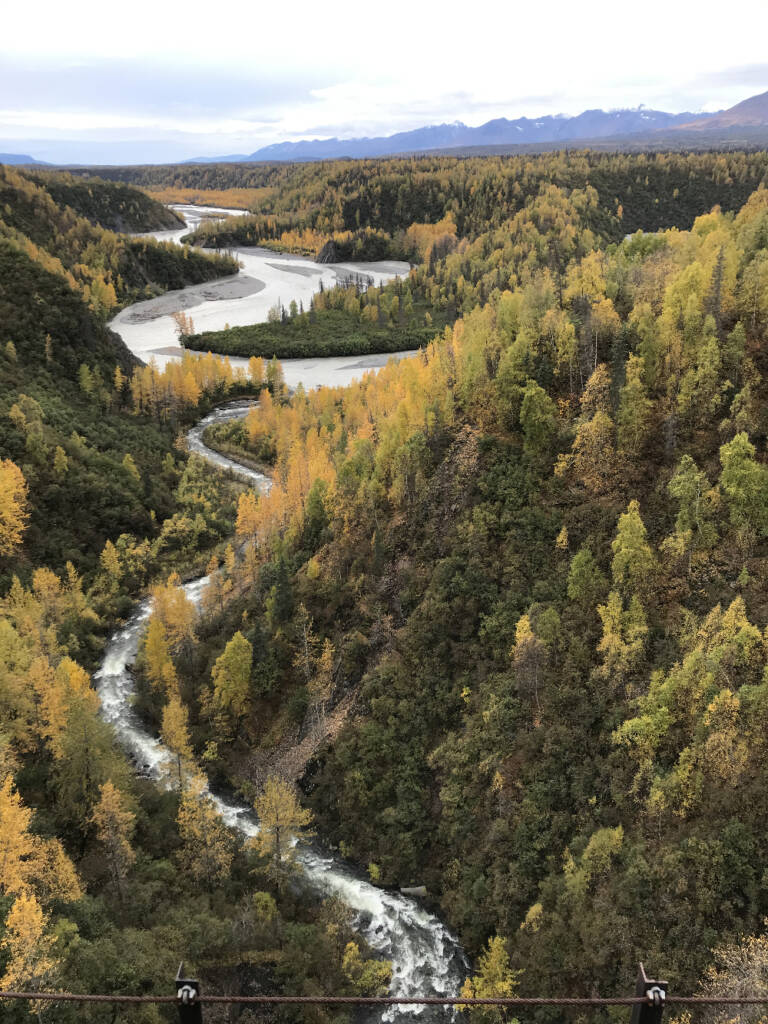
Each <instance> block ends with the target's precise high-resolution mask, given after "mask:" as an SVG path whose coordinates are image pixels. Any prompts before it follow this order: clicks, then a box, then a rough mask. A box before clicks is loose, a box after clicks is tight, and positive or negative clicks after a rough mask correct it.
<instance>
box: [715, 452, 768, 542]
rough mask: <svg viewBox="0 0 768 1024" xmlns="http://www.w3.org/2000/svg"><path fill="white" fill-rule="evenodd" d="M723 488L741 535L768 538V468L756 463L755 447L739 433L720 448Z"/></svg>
mask: <svg viewBox="0 0 768 1024" xmlns="http://www.w3.org/2000/svg"><path fill="white" fill-rule="evenodd" d="M720 462H721V464H722V467H723V471H722V473H721V474H720V487H721V489H722V491H723V493H724V494H725V497H726V501H727V502H728V507H729V510H730V513H731V522H732V523H733V525H734V527H735V528H736V530H737V531H739V532H740V533H741V534H742V535H746V534H748V533H753V534H757V535H758V536H763V537H764V536H766V535H768V468H766V467H765V466H763V465H761V464H760V463H758V462H757V461H756V460H755V446H754V445H753V444H752V443H751V441H750V440H749V438H748V437H747V435H746V434H744V433H742V434H737V435H736V437H734V439H733V440H732V441H730V442H728V444H724V445H723V446H722V447H721V448H720Z"/></svg>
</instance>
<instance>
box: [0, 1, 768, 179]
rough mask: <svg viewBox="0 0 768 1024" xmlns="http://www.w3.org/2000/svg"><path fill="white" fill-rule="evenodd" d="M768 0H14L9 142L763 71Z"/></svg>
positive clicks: (303, 128)
mask: <svg viewBox="0 0 768 1024" xmlns="http://www.w3.org/2000/svg"><path fill="white" fill-rule="evenodd" d="M767 36H768V3H766V0H729V3H728V4H727V17H725V16H720V15H719V14H718V16H717V18H716V20H715V18H714V17H713V16H709V15H708V12H707V9H706V7H705V6H704V5H703V4H702V3H701V0H696V2H692V0H644V2H643V3H642V4H641V3H635V4H618V3H616V2H615V0H610V2H608V0H581V2H580V3H578V4H576V3H574V2H573V0H568V2H564V0H549V2H548V3H546V4H544V3H538V4H536V3H534V4H531V3H523V2H520V0H518V2H515V0H498V2H493V3H491V2H488V0H473V2H471V3H463V4H458V3H456V2H455V0H441V2H439V3H438V2H435V0H407V2H406V0H389V2H386V3H375V4H374V3H371V2H370V0H369V2H364V3H362V4H360V3H358V4H354V3H351V4H343V3H337V4H324V3H321V2H319V0H311V2H309V0H285V2H282V3H280V2H277V0H272V2H271V3H270V2H269V0H247V2H244V0H228V2H227V3H219V4H215V3H212V2H211V0H205V2H201V0H187V2H185V3H183V4H182V3H179V2H178V0H177V2H176V3H173V4H171V3H168V2H167V0H131V3H108V4H105V3H104V2H103V0H99V2H98V3H97V2H96V0H78V2H77V3H76V4H66V3H62V2H61V0H55V2H53V0H37V2H36V3H30V2H27V3H15V4H12V5H8V7H7V9H6V10H4V13H3V33H2V37H1V38H0V152H5V153H25V154H29V155H31V156H33V157H35V158H36V159H40V160H49V161H52V162H62V163H63V162H83V163H130V162H132V163H135V162H169V161H174V160H184V159H188V158H191V157H195V156H218V155H221V156H226V155H229V154H248V153H251V152H253V151H254V150H256V149H258V148H260V147H261V146H264V145H268V144H269V143H273V142H282V141H285V140H289V139H290V140H296V139H308V138H328V137H332V136H336V137H339V138H354V137H359V136H362V135H391V134H393V133H394V132H397V131H403V130H407V129H410V128H417V127H420V126H422V125H427V124H440V123H443V122H452V121H463V122H464V123H466V124H470V125H477V124H481V123H483V122H484V121H487V120H489V119H490V118H494V117H509V118H515V117H520V116H523V115H527V116H529V117H536V116H541V115H544V114H557V113H565V114H578V113H580V112H581V111H582V110H585V109H590V108H593V107H602V108H603V109H615V108H619V107H636V106H638V105H640V104H644V105H645V106H647V107H653V108H656V109H661V110H669V111H673V112H680V111H685V110H690V111H693V112H698V111H711V110H720V109H723V108H726V107H729V106H731V105H733V104H734V103H737V102H738V101H739V100H742V99H745V98H746V97H747V96H750V95H754V94H755V93H759V92H764V91H766V90H768V60H767V59H766V48H765V39H766V37H767Z"/></svg>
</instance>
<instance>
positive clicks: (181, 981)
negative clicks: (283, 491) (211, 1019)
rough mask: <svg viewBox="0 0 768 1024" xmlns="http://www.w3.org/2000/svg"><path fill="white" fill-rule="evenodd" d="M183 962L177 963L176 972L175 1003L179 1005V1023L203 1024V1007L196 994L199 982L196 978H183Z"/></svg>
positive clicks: (198, 990)
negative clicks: (177, 968)
mask: <svg viewBox="0 0 768 1024" xmlns="http://www.w3.org/2000/svg"><path fill="white" fill-rule="evenodd" d="M183 975H184V962H183V961H182V962H181V963H180V964H179V970H178V972H177V974H176V1003H177V1005H178V1007H179V1020H180V1021H181V1024H203V1007H202V1006H201V1004H200V1001H199V999H198V996H199V995H200V982H199V981H198V980H197V978H185V977H183Z"/></svg>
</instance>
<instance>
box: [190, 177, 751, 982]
mask: <svg viewBox="0 0 768 1024" xmlns="http://www.w3.org/2000/svg"><path fill="white" fill-rule="evenodd" d="M571 215H572V216H573V224H574V227H575V236H576V238H579V239H580V240H581V244H582V245H585V247H586V241H587V237H588V236H587V235H586V233H585V232H586V230H587V229H585V228H584V226H583V224H581V223H580V220H579V217H578V215H577V213H574V212H573V211H571ZM494 237H496V236H495V235H494V233H490V234H489V236H488V238H489V246H490V240H491V239H493V238H494ZM498 238H499V241H500V242H501V241H502V235H501V234H499V236H498ZM542 238H543V239H546V238H547V232H544V234H543V235H542V232H541V231H539V230H538V228H537V230H536V231H530V232H528V231H522V232H521V234H520V236H519V238H518V241H517V243H516V244H514V245H513V246H512V248H511V249H510V250H509V253H508V254H506V255H504V254H503V252H504V250H503V249H502V248H501V246H499V247H498V248H497V250H496V251H497V253H498V255H497V257H496V259H497V260H498V262H499V263H500V264H501V265H502V266H506V267H507V273H508V275H509V277H510V279H512V278H513V277H514V278H516V283H515V284H514V286H513V287H511V288H508V289H504V290H500V289H496V290H495V291H494V292H492V293H491V294H490V295H489V296H488V298H487V300H486V301H485V302H479V301H476V302H475V304H474V306H473V308H472V309H471V311H470V312H468V313H467V314H466V315H465V316H464V317H463V318H462V319H459V320H458V321H457V323H456V324H455V326H454V327H453V329H452V330H450V331H447V332H445V335H444V337H443V338H441V339H439V340H437V341H435V342H434V343H433V344H431V345H430V346H428V348H427V350H426V351H425V352H424V353H422V354H420V355H419V356H418V357H416V358H414V359H410V360H405V361H402V362H400V363H398V364H390V365H389V366H388V367H386V368H385V369H383V370H382V371H381V372H380V373H379V374H378V375H376V376H369V377H367V378H365V379H364V380H363V381H362V382H361V383H360V384H357V385H353V386H352V387H351V388H348V389H335V390H334V389H323V390H321V391H317V392H311V393H309V394H304V393H303V392H299V393H297V394H296V396H294V398H293V399H292V400H291V402H290V403H289V404H288V405H280V404H277V403H274V402H270V401H269V400H266V401H265V402H263V403H262V406H261V408H260V409H258V410H254V411H252V412H251V413H250V414H249V416H248V417H247V419H246V420H245V421H244V424H243V425H242V427H241V428H240V433H239V436H238V437H237V438H232V439H231V440H234V441H236V442H237V443H239V445H240V446H241V447H242V449H243V450H244V451H246V452H251V453H252V454H253V456H254V457H257V458H260V459H263V460H266V461H270V462H271V463H272V464H273V465H274V467H275V469H274V477H273V486H272V488H271V490H270V491H269V494H268V495H265V496H263V497H262V498H261V499H260V500H255V498H254V496H253V495H248V494H245V495H243V496H242V498H241V499H240V503H239V510H238V519H237V530H238V535H239V537H240V539H241V542H242V544H243V548H242V554H241V556H240V557H239V558H234V560H233V563H232V568H231V570H230V571H231V577H232V580H233V585H232V587H231V588H230V590H229V593H228V594H226V595H219V597H218V598H217V600H216V601H215V602H214V603H213V604H212V606H211V608H210V612H209V614H210V616H211V623H210V626H209V628H208V629H207V630H206V632H205V634H204V635H201V638H200V644H199V649H198V655H197V656H198V657H199V658H200V659H201V661H202V663H203V664H205V665H206V666H213V665H215V664H216V663H217V660H218V659H219V658H220V657H222V656H223V654H224V652H225V649H226V648H227V641H228V638H230V637H231V638H233V639H232V640H230V642H234V638H235V635H236V634H237V635H239V636H242V638H243V639H244V640H245V641H247V642H248V643H249V644H250V645H251V648H252V651H253V658H252V661H251V663H250V669H249V672H248V673H247V679H246V681H245V683H244V684H243V688H242V690H241V696H242V700H241V702H240V703H239V704H238V705H237V708H236V709H235V708H234V707H232V706H227V707H224V708H223V709H222V710H221V715H220V718H219V719H217V722H218V723H219V724H218V725H217V727H216V728H215V729H214V728H213V727H212V725H208V726H206V714H207V712H206V710H205V709H206V707H207V705H206V700H207V699H208V698H206V696H205V685H204V683H200V682H198V680H199V679H200V676H199V675H198V676H194V675H192V674H188V675H185V685H186V687H187V690H186V695H187V700H188V701H189V702H190V707H191V709H192V711H191V713H192V714H193V716H194V717H195V720H196V721H197V722H198V723H199V725H198V728H199V729H200V730H201V739H200V742H204V741H205V740H206V739H207V738H210V739H213V737H214V736H215V738H216V741H217V749H216V757H215V759H214V761H213V764H215V765H216V766H217V767H218V770H219V771H221V772H222V773H223V774H224V775H225V776H226V777H229V778H230V779H232V778H234V779H240V780H245V778H246V777H247V773H248V772H250V771H253V770H254V765H258V764H259V763H261V762H260V760H259V758H261V760H262V761H264V762H266V763H269V759H270V756H272V757H275V756H278V755H279V752H280V751H281V750H284V749H285V744H286V743H287V742H288V737H295V738H303V740H302V744H303V749H307V748H309V749H310V752H311V756H310V758H309V760H308V762H307V764H306V767H307V775H306V778H305V784H306V791H307V794H308V799H309V800H310V801H311V804H312V806H313V808H314V810H315V814H316V817H317V819H318V820H319V822H320V826H321V828H322V830H323V832H324V833H325V834H327V835H330V836H331V837H332V839H334V840H336V841H337V842H338V843H339V844H340V846H341V849H342V850H343V851H344V852H345V853H346V854H348V855H350V856H352V857H354V858H355V859H356V860H357V861H358V862H360V863H361V864H366V865H369V870H370V872H371V875H372V877H376V878H381V879H382V880H383V881H385V882H387V883H391V884H397V885H402V884H412V883H425V884H426V885H427V886H428V887H429V889H430V890H431V891H433V892H436V893H439V898H440V901H441V904H442V907H443V911H444V913H445V914H446V916H447V917H448V919H449V920H450V922H451V923H452V924H453V925H454V926H456V927H457V928H458V929H459V931H460V934H461V935H462V937H463V938H464V940H465V941H466V943H467V945H468V947H469V949H470V950H471V951H472V952H479V951H480V950H481V949H482V948H483V947H484V946H485V943H486V941H487V940H488V939H489V938H490V937H492V936H494V935H496V934H498V935H500V936H502V937H503V939H504V943H503V946H504V948H505V949H506V950H507V951H508V953H509V954H510V959H511V967H512V968H514V969H519V970H520V971H521V972H522V973H521V974H520V976H519V979H518V984H519V986H520V992H521V994H540V993H541V992H542V991H551V990H552V979H553V977H557V978H558V979H559V981H558V984H559V985H560V988H561V990H562V991H564V992H565V991H567V992H568V993H569V994H577V995H588V994H589V993H591V992H593V991H600V992H601V993H612V992H626V991H627V990H628V988H629V986H630V985H631V980H632V977H633V975H634V972H635V970H636V963H637V961H638V960H639V959H646V960H648V961H651V962H653V963H661V964H663V965H664V966H665V970H666V971H667V973H668V975H669V977H670V981H671V982H672V984H673V985H674V986H675V988H676V989H677V990H690V989H693V988H695V986H696V984H697V981H698V979H699V978H700V977H701V976H702V974H703V972H704V970H705V968H706V967H707V965H708V964H709V963H710V962H711V960H712V953H711V950H712V949H713V948H714V947H721V949H720V951H719V952H718V953H717V954H716V957H715V962H716V963H717V964H718V966H719V970H720V971H721V974H719V975H718V974H716V973H713V974H711V975H710V977H709V981H708V982H707V985H708V986H709V987H710V988H712V987H714V988H717V987H718V986H719V988H720V990H721V991H722V990H723V988H727V987H728V984H729V983H730V984H731V985H732V986H733V984H735V983H736V982H737V981H738V980H739V979H740V978H743V977H744V976H750V977H751V976H757V973H756V972H759V970H760V967H759V964H760V962H761V961H760V959H759V957H760V955H761V953H760V950H761V949H762V948H763V946H764V939H763V938H759V939H756V940H750V941H749V942H747V943H745V944H744V946H743V947H742V949H741V951H740V952H739V950H738V949H737V948H736V945H734V944H738V942H739V940H740V936H743V935H744V934H745V933H746V934H750V933H753V934H757V935H760V934H761V933H762V930H763V927H764V926H763V920H764V918H765V917H766V912H767V911H768V889H766V886H765V877H766V868H767V867H768V845H766V840H765V832H764V827H763V822H764V819H765V815H766V813H768V808H766V806H765V793H766V792H768V785H766V783H768V780H767V779H766V777H765V756H764V751H763V746H764V728H763V715H764V703H765V694H764V689H765V682H764V678H765V675H766V672H767V671H768V663H767V662H766V648H765V643H764V633H765V629H766V625H768V606H767V605H766V602H765V581H766V578H768V524H767V523H766V518H765V510H764V506H765V505H766V502H768V468H767V467H766V463H765V442H766V435H767V433H768V422H766V417H765V409H766V399H768V393H767V392H766V383H765V381H766V376H765V374H766V365H765V354H764V353H765V332H766V329H768V270H767V268H768V242H767V241H766V240H768V191H766V190H762V189H761V190H759V191H757V192H756V193H755V194H754V195H753V196H752V198H751V199H750V200H749V201H748V202H747V203H746V204H745V206H744V207H743V209H742V210H741V211H739V213H738V214H737V215H735V216H733V215H730V214H725V213H723V212H722V211H720V210H715V211H713V212H712V213H709V214H706V215H704V216H702V217H699V218H698V219H697V221H696V223H695V224H694V226H693V228H692V230H691V231H690V232H680V231H669V232H665V233H662V234H660V235H658V236H655V237H650V236H643V235H637V236H635V237H633V238H630V239H628V240H626V241H624V242H622V243H621V244H619V245H617V246H613V247H611V248H610V249H599V248H591V249H587V251H584V250H581V251H579V248H578V244H576V247H575V248H574V249H573V250H572V251H571V252H570V254H569V255H568V258H567V262H566V263H565V265H564V266H562V267H561V270H560V271H557V270H555V269H553V267H552V265H551V262H550V260H549V258H548V255H547V247H546V245H545V246H544V247H541V244H540V243H541V241H542ZM486 256H487V258H488V260H489V263H491V264H492V262H493V256H492V250H491V249H489V251H488V253H487V254H486ZM484 258H485V257H484ZM449 259H450V257H449ZM510 264H511V265H510ZM517 275H519V277H517ZM237 642H238V643H240V641H239V640H238V641H237ZM203 678H204V676H203ZM350 705H351V706H353V707H356V708H358V709H359V711H358V712H357V714H354V713H353V714H351V715H350V714H349V713H348V712H347V713H346V718H345V717H344V714H343V712H344V709H345V708H349V707H350ZM345 721H346V725H345V726H344V724H343V723H344V722H345ZM221 723H225V725H226V728H224V729H222V727H221ZM331 730H333V731H332V735H333V736H334V739H333V740H332V742H330V743H328V745H325V743H326V737H327V736H328V734H329V732H331ZM308 737H310V738H311V737H314V739H312V742H310V741H309V739H307V738H308ZM293 742H296V739H294V741H293ZM255 749H258V751H259V752H260V753H259V756H257V757H256V759H255V760H254V755H253V751H254V750H255ZM270 751H272V754H271V755H270V753H269V752H270ZM304 767H305V765H304V764H302V765H301V770H303V769H304ZM725 947H729V948H725ZM496 952H498V951H497V950H496V946H495V945H494V943H493V942H492V943H491V946H490V947H489V948H488V953H487V955H486V957H485V959H484V961H483V963H485V964H486V966H488V965H489V959H488V958H491V959H493V957H494V956H495V955H496ZM738 957H741V961H740V963H739V966H734V964H735V963H736V959H737V958H738ZM502 959H503V958H502ZM495 962H497V963H498V962H499V960H498V958H497V959H496V961H495ZM729 965H730V966H729ZM489 969H490V968H489ZM729 972H730V973H729ZM749 972H753V973H752V975H750V974H749ZM481 973H482V972H481ZM506 980H507V981H508V979H506Z"/></svg>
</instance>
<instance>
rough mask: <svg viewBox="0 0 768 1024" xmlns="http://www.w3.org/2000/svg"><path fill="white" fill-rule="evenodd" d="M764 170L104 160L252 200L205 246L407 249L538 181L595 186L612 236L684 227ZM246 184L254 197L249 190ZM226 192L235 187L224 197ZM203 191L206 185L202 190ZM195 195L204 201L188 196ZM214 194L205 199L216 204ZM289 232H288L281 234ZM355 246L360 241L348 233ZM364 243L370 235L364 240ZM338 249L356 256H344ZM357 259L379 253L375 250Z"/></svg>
mask: <svg viewBox="0 0 768 1024" xmlns="http://www.w3.org/2000/svg"><path fill="white" fill-rule="evenodd" d="M767 171H768V157H767V156H766V153H765V152H755V153H739V152H735V153H690V154H684V153H656V154H648V155H646V154H642V153H641V154H616V153H598V152H590V151H579V150H573V151H560V152H556V153H547V154H542V155H539V156H530V155H526V156H515V157H492V158H470V159H459V158H455V157H441V156H437V157H423V158H406V159H384V160H337V161H323V162H320V163H312V164H204V165H200V164H185V165H178V166H168V167H125V168H102V169H100V170H99V173H100V174H101V175H102V176H103V177H104V178H108V179H110V180H119V181H126V182H129V183H131V184H134V185H139V186H141V187H143V188H146V189H148V190H149V191H150V194H152V195H155V196H156V197H157V198H160V199H162V200H163V201H164V202H172V201H190V199H191V197H190V194H189V191H188V190H190V189H192V190H198V193H197V194H198V196H200V195H201V193H200V191H199V190H206V189H216V190H218V191H217V193H216V196H215V202H216V204H217V205H221V206H234V207H238V208H246V209H250V210H252V211H253V213H254V215H255V216H254V218H253V219H252V220H251V219H249V218H242V219H238V221H236V222H231V223H229V224H227V225H226V226H225V228H224V230H223V231H222V227H221V226H218V227H217V225H215V224H211V225H206V226H205V227H204V228H203V229H202V231H203V232H204V234H201V235H200V238H201V239H204V241H205V242H206V244H210V245H214V244H216V245H222V246H226V245H231V244H241V245H242V244H248V245H252V244H255V242H256V241H257V240H258V241H260V242H261V243H264V242H267V241H269V242H272V243H279V244H288V245H294V246H295V245H297V244H301V243H298V242H297V238H296V236H297V235H299V236H301V235H304V240H303V241H304V244H305V245H308V244H311V243H310V239H311V238H312V233H315V234H317V235H320V236H323V238H326V239H327V238H328V237H330V236H332V235H333V233H339V234H342V235H345V233H352V235H353V236H356V239H357V244H358V246H362V245H363V241H364V240H365V239H366V238H368V239H371V240H372V235H371V233H383V236H385V237H384V238H383V239H381V237H380V240H379V245H380V246H381V244H382V242H383V241H386V239H387V238H389V239H391V242H390V244H391V245H392V252H403V251H404V250H403V245H404V242H405V240H404V239H403V237H402V233H403V232H406V231H407V229H408V228H409V227H410V226H411V224H414V223H422V222H425V221H426V222H429V223H432V224H434V223H436V222H437V221H439V220H441V219H442V218H444V217H446V216H448V215H450V216H451V217H452V218H453V220H454V222H455V224H456V228H457V232H458V236H459V238H467V239H469V240H470V241H471V240H472V239H474V238H476V237H477V236H478V235H480V234H483V233H485V232H487V231H488V230H489V229H491V228H494V227H498V226H500V225H501V224H504V223H505V222H506V221H508V220H509V219H510V217H512V216H514V214H515V213H517V212H518V211H519V210H520V209H521V208H522V207H523V206H524V205H525V202H526V200H528V199H530V198H532V197H534V196H536V195H538V194H539V192H540V190H541V189H542V187H547V186H549V185H556V186H558V187H559V188H562V189H565V190H567V191H570V190H571V189H585V188H586V187H587V186H592V187H593V188H594V189H596V190H597V193H598V195H599V196H600V207H599V209H598V210H596V211H595V213H594V216H596V217H597V222H596V223H589V222H586V221H585V224H584V226H585V227H592V228H595V227H598V226H599V227H603V228H604V229H606V230H607V229H608V225H609V224H611V219H612V218H614V217H617V219H616V220H613V222H612V226H611V228H610V235H611V239H612V240H613V241H618V240H619V239H620V238H621V237H622V236H623V235H624V234H626V233H634V232H635V231H637V230H638V229H641V230H643V231H646V232H651V231H656V230H658V229H659V228H670V227H678V228H690V227H691V225H692V224H693V221H694V219H695V218H696V217H697V216H699V215H700V214H702V213H706V212H707V211H708V210H710V209H711V208H712V206H714V205H715V204H719V205H720V206H721V208H722V209H724V210H736V209H738V208H739V207H740V206H741V205H742V204H743V203H744V202H746V200H747V198H748V196H749V195H750V193H751V192H753V191H754V189H755V188H757V187H758V185H760V184H761V182H764V181H765V177H766V172H767ZM248 189H251V190H253V191H252V193H251V194H250V196H249V195H248V194H247V192H246V191H245V190H248ZM226 190H232V194H231V196H229V197H228V196H227V192H226ZM203 195H204V193H203ZM191 201H206V200H204V199H201V198H198V199H194V198H192V199H191ZM211 201H213V200H210V199H209V200H207V202H211ZM284 235H287V236H288V237H287V239H286V241H285V242H284V243H283V242H282V241H281V240H282V238H283V236H284ZM352 244H355V243H354V241H353V243H352ZM367 244H369V245H370V244H371V241H369V242H368V243H367ZM344 258H351V257H350V256H345V257H344ZM363 258H368V259H373V258H378V257H375V256H373V255H370V256H366V257H363Z"/></svg>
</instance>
